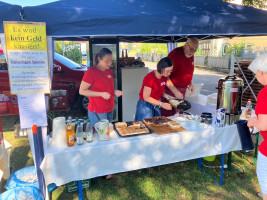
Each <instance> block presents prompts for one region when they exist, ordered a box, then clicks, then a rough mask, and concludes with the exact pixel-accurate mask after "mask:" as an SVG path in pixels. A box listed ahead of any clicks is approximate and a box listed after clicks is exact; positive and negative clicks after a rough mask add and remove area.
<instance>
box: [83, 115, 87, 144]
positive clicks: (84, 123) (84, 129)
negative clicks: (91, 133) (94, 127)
mask: <svg viewBox="0 0 267 200" xmlns="http://www.w3.org/2000/svg"><path fill="white" fill-rule="evenodd" d="M83 121H84V122H83V139H84V140H86V125H87V117H84V119H83Z"/></svg>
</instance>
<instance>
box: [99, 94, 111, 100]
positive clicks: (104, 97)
mask: <svg viewBox="0 0 267 200" xmlns="http://www.w3.org/2000/svg"><path fill="white" fill-rule="evenodd" d="M110 96H111V95H110V94H109V93H108V92H102V94H101V97H102V98H103V99H106V100H109V98H110Z"/></svg>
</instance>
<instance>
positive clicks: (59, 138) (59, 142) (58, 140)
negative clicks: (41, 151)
mask: <svg viewBox="0 0 267 200" xmlns="http://www.w3.org/2000/svg"><path fill="white" fill-rule="evenodd" d="M52 131H53V134H52V145H55V146H56V147H67V135H66V119H65V117H57V118H55V119H53V130H52Z"/></svg>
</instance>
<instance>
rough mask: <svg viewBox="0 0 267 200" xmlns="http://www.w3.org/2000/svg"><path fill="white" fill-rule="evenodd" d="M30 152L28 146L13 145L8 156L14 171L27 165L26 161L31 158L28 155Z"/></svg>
mask: <svg viewBox="0 0 267 200" xmlns="http://www.w3.org/2000/svg"><path fill="white" fill-rule="evenodd" d="M29 152H30V147H29V146H18V147H15V148H14V150H13V151H12V153H11V156H10V163H11V164H12V165H13V167H14V171H16V170H18V169H21V168H23V167H25V166H27V163H28V161H29V160H30V159H31V158H30V157H29V156H28V153H29Z"/></svg>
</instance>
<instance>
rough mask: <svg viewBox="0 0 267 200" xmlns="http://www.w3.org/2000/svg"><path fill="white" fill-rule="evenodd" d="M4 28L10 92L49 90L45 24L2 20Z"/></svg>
mask: <svg viewBox="0 0 267 200" xmlns="http://www.w3.org/2000/svg"><path fill="white" fill-rule="evenodd" d="M4 30H5V40H6V49H7V63H8V72H9V82H10V88H11V93H12V94H21V93H33V92H43V93H50V77H49V68H48V58H47V43H46V25H45V23H43V22H8V21H6V22H4Z"/></svg>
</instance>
